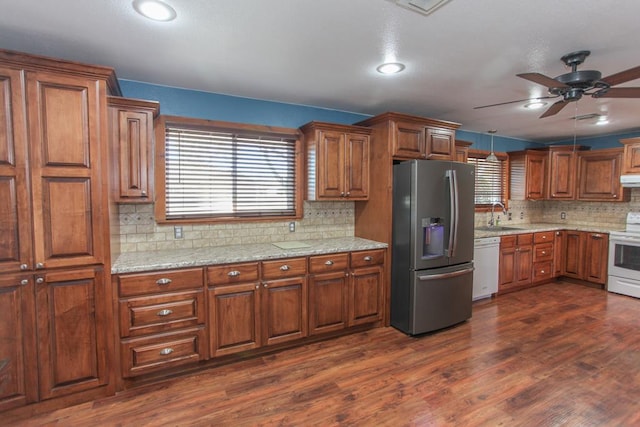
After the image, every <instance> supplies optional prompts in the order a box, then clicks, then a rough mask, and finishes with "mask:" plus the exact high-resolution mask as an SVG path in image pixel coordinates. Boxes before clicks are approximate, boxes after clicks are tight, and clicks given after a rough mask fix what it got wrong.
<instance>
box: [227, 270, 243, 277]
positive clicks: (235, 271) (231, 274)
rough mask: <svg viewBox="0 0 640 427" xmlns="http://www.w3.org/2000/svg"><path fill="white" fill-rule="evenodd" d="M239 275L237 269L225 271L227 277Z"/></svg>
mask: <svg viewBox="0 0 640 427" xmlns="http://www.w3.org/2000/svg"><path fill="white" fill-rule="evenodd" d="M239 275H240V272H239V271H238V270H233V271H230V272H228V273H227V276H229V277H238V276H239Z"/></svg>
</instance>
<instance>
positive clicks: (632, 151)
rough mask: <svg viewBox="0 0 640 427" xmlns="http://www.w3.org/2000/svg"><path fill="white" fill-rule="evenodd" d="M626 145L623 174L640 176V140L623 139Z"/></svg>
mask: <svg viewBox="0 0 640 427" xmlns="http://www.w3.org/2000/svg"><path fill="white" fill-rule="evenodd" d="M620 142H621V143H622V144H624V154H623V165H622V173H625V174H640V138H627V139H621V140H620Z"/></svg>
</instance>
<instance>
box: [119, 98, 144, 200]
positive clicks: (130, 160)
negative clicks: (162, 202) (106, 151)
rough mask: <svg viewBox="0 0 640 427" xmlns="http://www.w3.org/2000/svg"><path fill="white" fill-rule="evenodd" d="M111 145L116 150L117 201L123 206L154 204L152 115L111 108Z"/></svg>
mask: <svg viewBox="0 0 640 427" xmlns="http://www.w3.org/2000/svg"><path fill="white" fill-rule="evenodd" d="M109 111H110V114H111V116H112V117H111V132H112V144H113V145H114V146H115V147H114V148H116V150H117V159H116V160H117V162H118V164H117V165H116V166H117V168H115V169H116V170H114V171H113V172H114V173H115V172H116V171H117V173H116V178H117V185H116V186H115V187H116V188H115V189H116V194H115V198H116V200H118V201H121V202H132V201H134V202H135V201H141V202H144V201H146V202H149V201H153V197H152V191H151V188H152V182H153V179H152V176H151V158H152V151H151V150H152V142H153V139H152V138H153V114H152V112H150V111H135V110H127V109H123V108H115V107H111V108H110V109H109Z"/></svg>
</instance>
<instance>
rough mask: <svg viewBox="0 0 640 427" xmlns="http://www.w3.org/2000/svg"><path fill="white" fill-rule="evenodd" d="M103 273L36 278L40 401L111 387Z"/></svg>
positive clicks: (61, 273)
mask: <svg viewBox="0 0 640 427" xmlns="http://www.w3.org/2000/svg"><path fill="white" fill-rule="evenodd" d="M109 297H110V295H107V294H106V293H105V290H104V278H103V272H102V270H99V269H83V270H75V271H74V270H70V271H59V272H51V273H46V274H43V275H38V276H36V306H37V308H38V317H37V330H38V335H37V336H38V362H39V368H40V370H39V374H40V378H39V379H40V398H41V399H48V398H52V397H58V396H62V395H66V394H70V393H74V392H79V391H82V390H86V389H90V388H95V387H98V386H101V385H104V384H107V382H108V381H107V380H108V371H107V366H108V360H107V354H110V352H109V351H107V349H108V346H109V345H110V341H111V340H112V336H111V327H110V326H109V325H108V324H107V321H106V317H107V316H106V313H105V308H104V307H103V306H104V305H105V304H104V303H103V302H104V301H106V300H107V298H109Z"/></svg>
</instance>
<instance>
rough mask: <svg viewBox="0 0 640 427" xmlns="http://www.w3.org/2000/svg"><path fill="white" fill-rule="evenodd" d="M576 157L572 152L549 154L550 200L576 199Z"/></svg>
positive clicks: (553, 152)
mask: <svg viewBox="0 0 640 427" xmlns="http://www.w3.org/2000/svg"><path fill="white" fill-rule="evenodd" d="M575 176H576V155H575V153H574V152H572V151H552V152H551V153H549V199H552V200H573V199H575V188H576V183H575Z"/></svg>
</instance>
